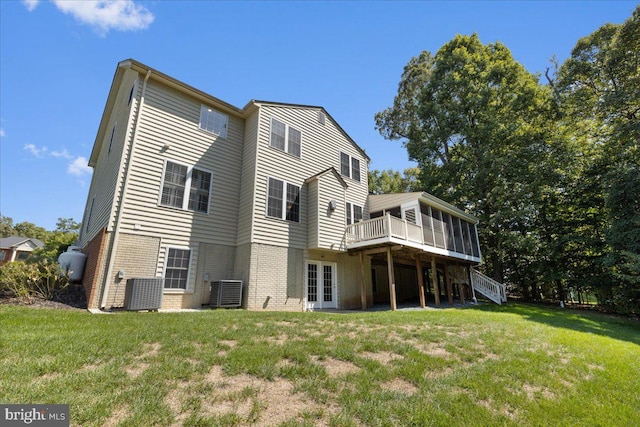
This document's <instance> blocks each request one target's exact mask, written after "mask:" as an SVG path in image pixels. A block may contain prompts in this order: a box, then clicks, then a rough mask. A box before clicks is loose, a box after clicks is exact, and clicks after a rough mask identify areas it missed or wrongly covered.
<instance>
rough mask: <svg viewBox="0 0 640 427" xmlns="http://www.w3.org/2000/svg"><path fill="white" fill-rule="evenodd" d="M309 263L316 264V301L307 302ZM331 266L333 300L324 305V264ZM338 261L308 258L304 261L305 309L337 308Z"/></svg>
mask: <svg viewBox="0 0 640 427" xmlns="http://www.w3.org/2000/svg"><path fill="white" fill-rule="evenodd" d="M309 264H314V265H317V266H318V270H317V274H318V277H317V278H316V280H317V284H316V286H317V290H316V292H317V301H314V302H312V303H311V302H309V294H308V291H309ZM326 265H328V266H331V293H332V296H333V301H331V302H330V303H328V304H329V306H328V307H327V306H325V305H324V302H325V301H324V283H323V274H324V268H323V267H324V266H326ZM338 289H339V288H338V263H337V262H333V261H317V260H312V259H308V260H305V262H304V305H305V310H322V309H334V308H335V309H337V308H338V307H339V301H338V295H339V292H338Z"/></svg>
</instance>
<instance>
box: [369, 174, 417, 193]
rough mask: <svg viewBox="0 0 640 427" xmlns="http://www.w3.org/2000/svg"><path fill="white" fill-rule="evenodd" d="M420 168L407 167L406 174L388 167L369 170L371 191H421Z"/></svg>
mask: <svg viewBox="0 0 640 427" xmlns="http://www.w3.org/2000/svg"><path fill="white" fill-rule="evenodd" d="M419 175H420V170H419V169H418V168H409V169H405V171H404V174H402V173H400V172H398V171H394V170H392V169H387V170H383V171H379V170H377V169H374V170H372V171H369V193H371V194H390V193H407V192H411V191H420V182H419Z"/></svg>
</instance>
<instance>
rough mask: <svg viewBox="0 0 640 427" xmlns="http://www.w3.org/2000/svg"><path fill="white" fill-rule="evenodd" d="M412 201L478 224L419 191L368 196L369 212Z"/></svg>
mask: <svg viewBox="0 0 640 427" xmlns="http://www.w3.org/2000/svg"><path fill="white" fill-rule="evenodd" d="M413 201H423V202H424V203H426V204H428V205H430V206H433V207H436V208H438V209H441V210H443V211H445V212H448V213H450V214H453V215H456V216H458V217H461V218H464V219H466V220H468V221H469V222H472V223H474V224H477V223H478V222H479V220H478V218H476V217H475V216H473V215H469V214H468V213H466V212H465V211H463V210H461V209H458V208H456V207H455V206H453V205H452V204H450V203H447V202H445V201H444V200H441V199H438V198H437V197H436V196H432V195H431V194H429V193H425V192H420V191H418V192H414V193H393V194H370V195H369V212H378V211H381V210H383V209H390V208H395V207H398V206H400V205H402V204H404V203H409V202H413Z"/></svg>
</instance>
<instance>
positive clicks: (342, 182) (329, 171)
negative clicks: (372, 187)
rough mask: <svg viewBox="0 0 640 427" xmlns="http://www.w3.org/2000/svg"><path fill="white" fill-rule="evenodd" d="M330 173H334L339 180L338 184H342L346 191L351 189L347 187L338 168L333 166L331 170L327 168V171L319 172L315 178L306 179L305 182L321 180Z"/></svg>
mask: <svg viewBox="0 0 640 427" xmlns="http://www.w3.org/2000/svg"><path fill="white" fill-rule="evenodd" d="M328 173H332V174H333V175H334V176H335V177H336V178H337V179H338V182H340V184H342V186H343V187H344V189H345V190H346V189H347V188H349V185H347V182H346V181H345V180H344V178H343V177H342V175H340V174H339V173H338V171H337V170H336V168H334V167H333V166H331V167H330V168H327V169H325V170H323V171H322V172H319V173H317V174H315V175H313V176H310V177H309V178H307V179H305V180H304V182H309V181H313V180H316V179H319V178H320V177H321V176H324V175H326V174H328Z"/></svg>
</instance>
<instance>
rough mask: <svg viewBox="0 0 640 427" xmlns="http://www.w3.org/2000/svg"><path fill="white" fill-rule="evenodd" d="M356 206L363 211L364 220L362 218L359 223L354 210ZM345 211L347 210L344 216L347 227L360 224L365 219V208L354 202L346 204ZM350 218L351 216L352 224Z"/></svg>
mask: <svg viewBox="0 0 640 427" xmlns="http://www.w3.org/2000/svg"><path fill="white" fill-rule="evenodd" d="M347 205H349V209H347ZM356 206H357V207H359V208H360V209H361V211H362V218H360V220H359V221H356V216H355V209H354V207H356ZM344 210H345V215H344V222H345V226H347V225H351V224H355V223H356V222H360V221H362V220H363V219H364V206H361V205H358V204H356V203H353V202H345V204H344ZM349 216H351V223H349Z"/></svg>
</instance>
